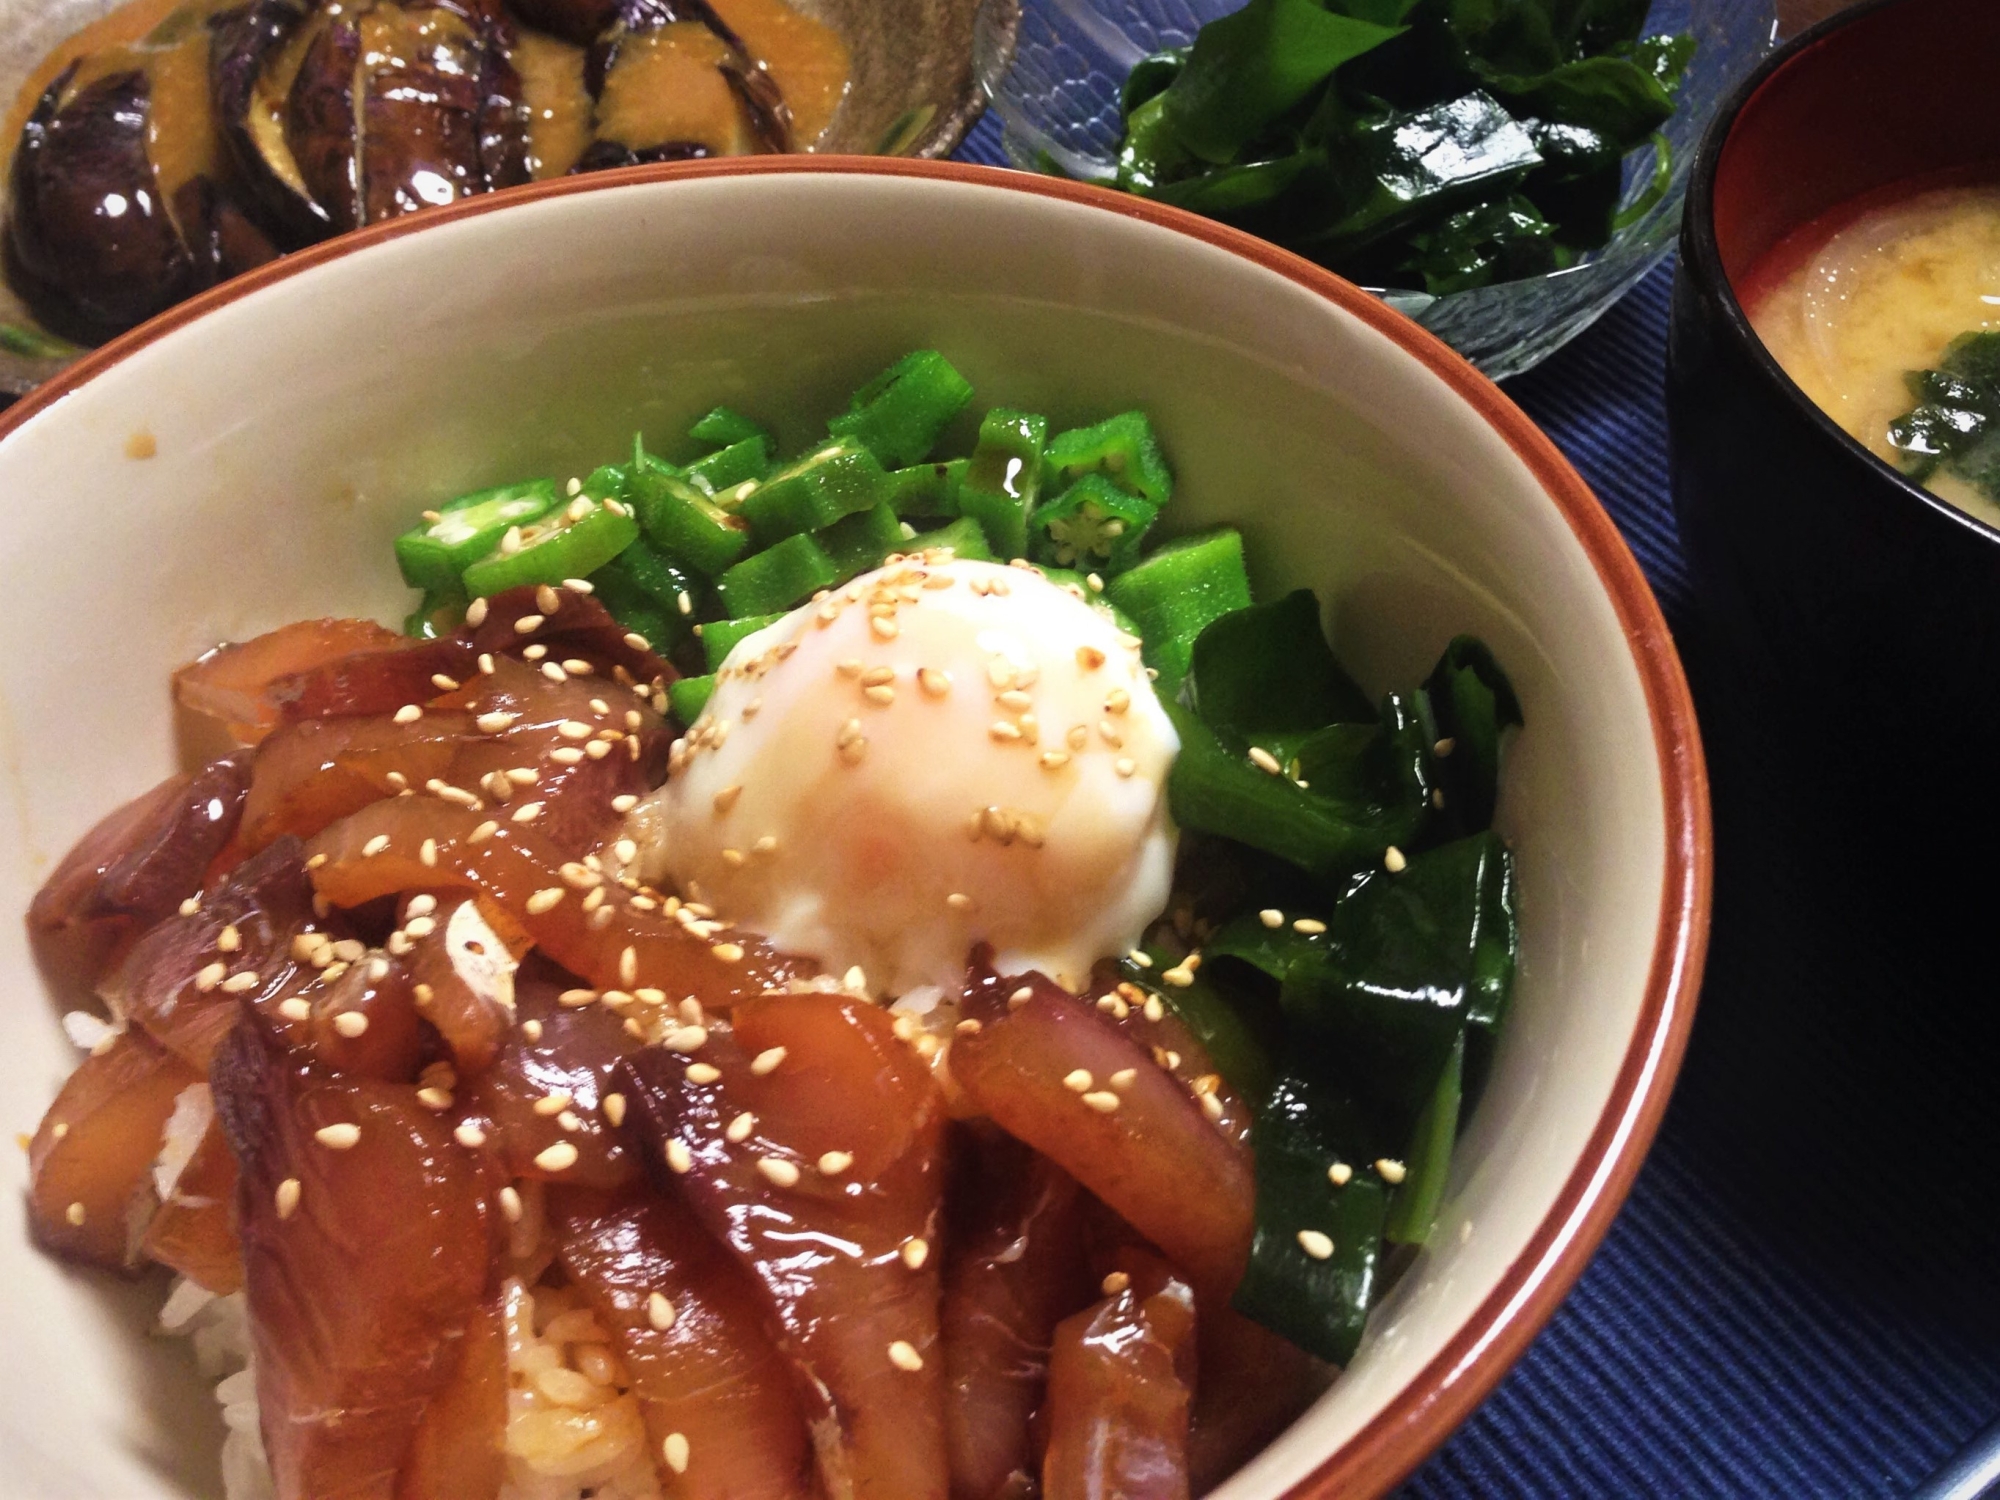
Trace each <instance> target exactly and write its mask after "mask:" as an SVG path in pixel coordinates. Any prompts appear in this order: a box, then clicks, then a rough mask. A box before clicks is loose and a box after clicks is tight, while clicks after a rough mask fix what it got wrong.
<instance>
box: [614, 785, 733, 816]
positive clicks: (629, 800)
mask: <svg viewBox="0 0 2000 1500" xmlns="http://www.w3.org/2000/svg"><path fill="white" fill-rule="evenodd" d="M739 790H740V788H739ZM638 805H639V799H638V797H636V796H635V795H633V794H632V793H631V792H621V793H620V794H619V795H617V796H616V797H613V798H612V799H611V810H612V811H613V812H615V813H628V812H630V811H631V810H632V809H633V808H635V807H637V806H638Z"/></svg>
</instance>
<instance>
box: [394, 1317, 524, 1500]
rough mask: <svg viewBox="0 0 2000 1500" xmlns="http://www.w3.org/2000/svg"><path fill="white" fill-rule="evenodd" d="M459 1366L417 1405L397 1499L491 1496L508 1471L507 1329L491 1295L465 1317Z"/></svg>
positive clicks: (458, 1499)
mask: <svg viewBox="0 0 2000 1500" xmlns="http://www.w3.org/2000/svg"><path fill="white" fill-rule="evenodd" d="M460 1350H461V1352H460V1354H459V1357H458V1369H457V1370H456V1371H454V1372H453V1374H452V1377H451V1379H450V1381H449V1382H447V1383H446V1385H445V1386H444V1388H443V1389H441V1390H440V1391H439V1392H438V1393H437V1394H436V1395H435V1396H433V1397H432V1398H431V1401H430V1405H428V1406H426V1407H425V1408H424V1415H423V1420H422V1421H421V1422H419V1423H418V1424H417V1434H416V1437H415V1438H414V1439H412V1441H411V1443H410V1455H409V1457H408V1458H407V1459H405V1460H404V1462H403V1467H402V1470H401V1472H400V1473H399V1474H398V1475H397V1476H396V1500H494V1497H495V1496H496V1495H498V1494H499V1493H500V1486H501V1485H502V1484H503V1483H504V1482H505V1481H506V1478H507V1459H506V1451H505V1446H504V1438H505V1433H506V1427H507V1337H506V1326H505V1323H504V1322H503V1321H502V1314H501V1310H500V1306H499V1303H498V1301H497V1300H494V1301H488V1302H484V1303H481V1304H480V1306H479V1308H478V1310H477V1311H476V1312H474V1313H473V1315H472V1318H471V1320H470V1321H469V1322H468V1323H467V1324H466V1325H465V1337H464V1338H463V1339H462V1340H461V1341H460Z"/></svg>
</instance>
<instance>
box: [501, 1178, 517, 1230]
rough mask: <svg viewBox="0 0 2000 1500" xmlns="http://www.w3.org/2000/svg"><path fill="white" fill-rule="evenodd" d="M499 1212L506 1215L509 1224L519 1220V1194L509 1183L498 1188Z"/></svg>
mask: <svg viewBox="0 0 2000 1500" xmlns="http://www.w3.org/2000/svg"><path fill="white" fill-rule="evenodd" d="M500 1212H501V1213H503V1214H505V1215H506V1216H507V1222H508V1223H509V1224H518V1223H520V1222H521V1195H520V1193H519V1192H518V1191H516V1190H515V1188H514V1187H513V1185H512V1184H511V1183H510V1184H509V1185H508V1186H506V1187H503V1188H502V1189H500Z"/></svg>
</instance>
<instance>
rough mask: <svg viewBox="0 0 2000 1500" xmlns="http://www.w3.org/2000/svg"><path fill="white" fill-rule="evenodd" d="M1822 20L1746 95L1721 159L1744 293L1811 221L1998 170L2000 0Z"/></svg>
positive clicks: (1904, 5) (1910, 0) (1723, 206)
mask: <svg viewBox="0 0 2000 1500" xmlns="http://www.w3.org/2000/svg"><path fill="white" fill-rule="evenodd" d="M1828 27H1829V29H1827V30H1826V32H1825V34H1824V35H1822V36H1821V37H1820V38H1819V39H1818V40H1817V41H1816V42H1813V43H1810V44H1808V45H1807V46H1805V47H1803V48H1801V49H1800V50H1799V51H1798V52H1797V53H1796V54H1795V55H1793V56H1792V57H1791V58H1789V59H1788V60H1786V62H1785V63H1784V64H1783V65H1781V66H1780V67H1778V68H1777V69H1776V70H1775V71H1774V72H1773V73H1772V74H1771V76H1770V77H1769V78H1767V79H1765V80H1764V83H1763V85H1762V87H1760V88H1759V89H1758V90H1757V91H1756V93H1754V94H1752V95H1751V96H1750V98H1749V99H1748V100H1747V101H1746V102H1745V103H1744V105H1743V108H1742V109H1741V110H1740V111H1739V112H1738V113H1737V115H1736V118H1735V121H1734V123H1733V125H1732V126H1731V128H1730V132H1729V138H1728V140H1727V141H1726V142H1725V143H1724V145H1723V148H1722V151H1721V154H1720V156H1719V157H1718V159H1717V162H1716V170H1715V197H1714V224H1715V240H1716V247H1717V249H1718V250H1719V251H1720V252H1721V255H1722V265H1723V269H1724V271H1725V272H1726V273H1727V274H1728V276H1729V280H1730V282H1731V284H1732V286H1734V288H1735V289H1736V291H1737V293H1738V294H1739V297H1740V298H1741V299H1742V300H1744V301H1750V300H1752V297H1751V294H1750V289H1749V286H1748V282H1749V280H1750V278H1751V274H1752V273H1753V272H1755V271H1758V270H1760V269H1761V270H1762V271H1763V272H1764V273H1765V274H1766V275H1769V274H1782V273H1783V269H1784V267H1782V266H1780V265H1778V264H1776V263H1775V262H1778V261H1783V260H1784V259H1785V257H1784V256H1783V255H1779V256H1776V257H1773V261H1774V263H1773V264H1771V265H1769V266H1762V267H1760V263H1761V262H1763V261H1764V260H1765V258H1766V256H1768V255H1770V253H1771V252H1772V251H1773V250H1774V249H1775V248H1777V247H1778V246H1780V245H1781V244H1782V243H1783V242H1784V241H1785V240H1786V239H1787V237H1788V236H1792V235H1793V234H1794V232H1795V231H1799V230H1801V229H1802V228H1803V227H1804V226H1807V225H1812V224H1813V222H1814V221H1815V220H1818V219H1820V218H1822V217H1823V216H1825V215H1827V214H1829V213H1832V212H1836V211H1841V210H1847V211H1851V210H1852V209H1853V207H1854V206H1855V203H1856V200H1858V199H1862V198H1865V197H1866V196H1867V195H1869V194H1873V193H1876V192H1878V191H1880V190H1882V189H1886V188H1892V187H1895V186H1897V185H1899V184H1906V183H1908V182H1910V181H1911V180H1912V179H1916V178H1930V177H1936V176H1940V175H1947V174H1953V175H1955V174H1960V173H1964V172H1967V171H1970V170H1976V169H1978V168H1980V167H1986V168H1989V169H1992V168H1996V167H2000V110H1996V109H1995V108H1994V107H1993V72H1994V67H1995V64H1996V61H2000V4H1996V3H1995V0H1885V3H1882V4H1879V5H1876V6H1875V7H1874V8H1873V9H1872V10H1870V11H1868V12H1866V13H1864V14H1861V15H1859V16H1854V17H1851V18H1836V19H1835V20H1834V21H1832V22H1830V23H1828ZM1829 227H1831V226H1827V225H1819V226H1816V227H1815V228H1814V229H1813V230H1812V231H1811V232H1809V233H1805V234H1800V235H1798V237H1797V241H1795V243H1800V244H1801V245H1803V244H1804V243H1805V242H1817V241H1818V240H1819V239H1821V238H1823V237H1824V231H1825V230H1826V229H1828V228H1829ZM1757 279H1758V280H1760V281H1761V280H1762V279H1764V278H1763V276H1759V277H1758V278H1757Z"/></svg>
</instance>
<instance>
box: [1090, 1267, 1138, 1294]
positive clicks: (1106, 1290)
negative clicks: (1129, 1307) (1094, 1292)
mask: <svg viewBox="0 0 2000 1500" xmlns="http://www.w3.org/2000/svg"><path fill="white" fill-rule="evenodd" d="M1131 1285H1132V1278H1131V1276H1130V1275H1128V1274H1127V1273H1126V1272H1124V1271H1113V1272H1112V1273H1111V1274H1110V1275H1108V1276H1106V1277H1105V1278H1104V1279H1103V1280H1102V1281H1100V1282H1098V1284H1097V1289H1098V1291H1100V1292H1102V1293H1103V1294H1104V1295H1105V1296H1107V1297H1116V1296H1118V1295H1119V1294H1120V1293H1121V1292H1124V1291H1126V1290H1127V1289H1128V1288H1130V1286H1131Z"/></svg>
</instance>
